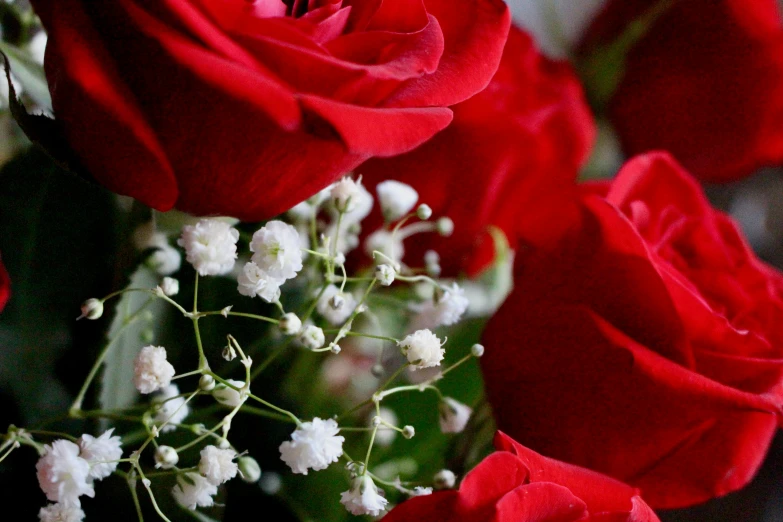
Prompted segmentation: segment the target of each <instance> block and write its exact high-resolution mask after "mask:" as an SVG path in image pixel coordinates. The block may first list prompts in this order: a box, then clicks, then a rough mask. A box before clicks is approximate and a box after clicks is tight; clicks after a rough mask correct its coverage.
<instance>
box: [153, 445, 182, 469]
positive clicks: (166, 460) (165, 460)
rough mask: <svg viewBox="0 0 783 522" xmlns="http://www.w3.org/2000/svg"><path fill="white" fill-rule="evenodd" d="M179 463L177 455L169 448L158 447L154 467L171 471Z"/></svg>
mask: <svg viewBox="0 0 783 522" xmlns="http://www.w3.org/2000/svg"><path fill="white" fill-rule="evenodd" d="M177 462H179V453H177V450H175V449H174V448H172V447H171V446H158V449H156V450H155V467H156V468H158V469H160V468H163V469H171V468H173V467H174V466H176V465H177Z"/></svg>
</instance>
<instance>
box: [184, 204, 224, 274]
mask: <svg viewBox="0 0 783 522" xmlns="http://www.w3.org/2000/svg"><path fill="white" fill-rule="evenodd" d="M237 241H239V232H238V231H237V229H235V228H234V227H232V226H231V225H229V224H228V223H227V222H226V221H223V220H220V219H214V218H213V219H202V220H201V221H199V222H198V223H196V224H195V225H187V226H185V227H183V229H182V236H181V237H180V238H179V240H177V244H178V245H179V246H181V247H182V248H184V249H185V259H187V260H188V263H190V264H191V265H193V268H195V269H196V272H198V274H199V275H200V276H210V275H223V274H227V273H229V272H230V271H231V270H232V269H233V268H234V263H235V262H236V259H237Z"/></svg>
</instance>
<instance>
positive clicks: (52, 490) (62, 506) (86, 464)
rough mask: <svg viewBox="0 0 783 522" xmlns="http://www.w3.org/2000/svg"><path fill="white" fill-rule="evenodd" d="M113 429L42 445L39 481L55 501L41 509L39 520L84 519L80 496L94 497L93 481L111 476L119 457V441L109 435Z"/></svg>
mask: <svg viewBox="0 0 783 522" xmlns="http://www.w3.org/2000/svg"><path fill="white" fill-rule="evenodd" d="M113 431H114V430H113V429H110V430H108V431H106V432H104V433H103V434H102V435H101V436H100V437H93V436H92V435H88V434H84V435H82V436H81V438H80V439H79V441H78V444H76V443H74V442H71V441H69V440H64V439H60V440H55V441H54V442H52V444H51V445H48V444H47V445H46V446H44V453H43V456H41V458H40V459H38V462H37V463H36V465H35V468H36V471H37V476H38V484H39V485H40V486H41V490H42V491H43V492H44V493H45V494H46V498H48V499H49V500H51V501H52V502H55V503H56V504H53V505H50V506H47V507H44V508H42V509H41V511H40V512H39V514H38V516H39V518H40V519H41V520H42V521H44V522H47V521H61V520H64V521H75V522H78V521H81V520H82V519H83V518H84V512H83V511H82V510H81V500H80V499H79V497H81V496H82V495H86V496H88V497H94V496H95V489H94V487H93V482H94V481H95V480H101V479H103V478H106V477H108V476H109V475H111V474H112V472H114V470H115V469H117V461H118V460H119V459H120V458H122V448H121V441H120V438H119V437H117V436H112V432H113Z"/></svg>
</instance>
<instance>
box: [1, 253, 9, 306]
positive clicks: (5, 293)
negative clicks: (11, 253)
mask: <svg viewBox="0 0 783 522" xmlns="http://www.w3.org/2000/svg"><path fill="white" fill-rule="evenodd" d="M10 298H11V278H10V277H8V272H7V271H6V269H5V266H3V260H2V259H0V312H2V311H3V308H5V305H6V304H7V303H8V300H9V299H10Z"/></svg>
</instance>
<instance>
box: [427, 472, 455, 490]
mask: <svg viewBox="0 0 783 522" xmlns="http://www.w3.org/2000/svg"><path fill="white" fill-rule="evenodd" d="M433 483H434V484H435V489H449V488H453V487H454V484H456V483H457V477H456V475H454V472H453V471H451V470H450V469H442V470H440V471H438V472H437V473H436V474H435V477H434V478H433Z"/></svg>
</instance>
